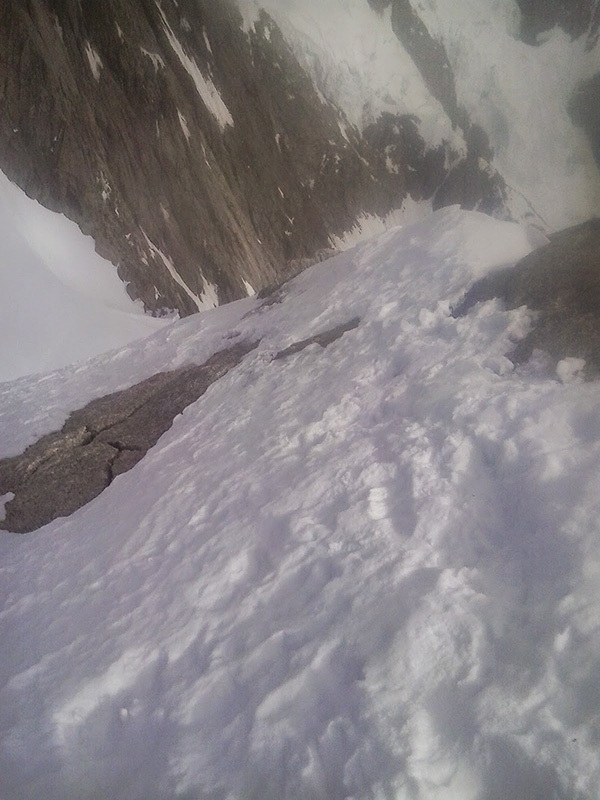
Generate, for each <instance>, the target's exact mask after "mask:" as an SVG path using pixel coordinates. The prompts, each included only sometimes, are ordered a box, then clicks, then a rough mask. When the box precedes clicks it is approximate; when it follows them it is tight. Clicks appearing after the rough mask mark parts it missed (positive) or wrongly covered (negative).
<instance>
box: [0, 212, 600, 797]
mask: <svg viewBox="0 0 600 800" xmlns="http://www.w3.org/2000/svg"><path fill="white" fill-rule="evenodd" d="M530 250H531V243H530V239H529V235H528V233H527V231H526V230H524V229H522V228H520V227H518V226H516V225H511V224H508V223H502V222H497V221H494V220H491V219H489V218H487V217H485V216H483V215H480V214H477V213H468V212H461V211H459V210H458V209H456V208H453V209H446V210H444V211H441V212H437V213H436V214H434V215H432V216H431V217H430V218H429V219H428V220H426V221H423V222H419V223H416V224H414V225H412V226H408V227H406V228H404V229H396V230H391V231H388V232H387V233H385V234H383V235H381V236H380V237H378V238H377V239H375V240H372V241H370V242H368V243H365V244H363V245H360V246H359V247H357V248H355V249H354V250H350V251H347V252H346V253H344V254H341V255H339V256H337V257H335V258H333V259H331V260H330V261H328V262H324V263H322V264H318V265H315V267H313V268H311V269H310V270H308V271H307V272H305V273H303V274H301V275H300V276H298V277H297V278H296V279H295V280H294V281H293V282H292V283H291V284H288V285H287V286H286V287H284V289H283V293H284V297H283V300H282V302H281V303H279V304H277V303H275V304H273V305H269V306H264V307H261V306H260V301H259V300H258V299H256V298H248V299H245V300H242V301H240V302H238V303H234V304H232V305H230V306H226V307H224V308H221V309H215V310H214V311H210V312H207V313H206V314H203V315H200V316H198V317H196V318H189V319H186V320H183V321H180V322H176V323H173V324H171V325H169V326H167V327H165V328H164V329H162V330H160V331H158V332H157V333H155V334H154V335H153V336H151V337H149V338H148V339H146V340H144V341H140V342H135V343H132V344H129V345H128V347H127V348H126V349H125V350H124V351H122V353H118V354H109V355H105V356H101V357H99V358H97V359H96V360H95V361H94V362H91V363H90V364H88V365H82V366H75V367H69V368H66V369H64V370H62V371H61V372H60V373H56V374H54V375H49V376H47V377H45V378H43V379H36V378H30V379H22V380H21V381H19V382H17V383H15V384H14V385H13V386H10V385H6V386H5V387H3V389H4V391H3V392H2V393H0V420H1V421H2V425H1V427H0V430H2V431H3V433H2V435H1V439H0V441H1V442H2V444H1V452H2V454H9V452H11V453H12V452H18V450H19V449H20V448H21V447H22V446H23V444H24V443H25V442H26V441H27V440H28V439H29V438H30V437H31V435H32V434H31V430H32V429H35V435H36V436H39V435H40V434H41V433H43V432H45V431H48V430H51V429H53V428H55V427H56V426H57V424H60V423H59V422H58V420H59V419H60V418H64V417H66V415H67V414H68V411H69V410H70V409H73V408H75V407H78V406H80V405H83V403H85V402H87V400H88V399H90V398H91V397H93V396H98V395H101V394H103V393H105V392H106V391H107V390H111V389H114V388H119V387H120V386H122V385H123V384H124V383H126V382H127V381H129V382H130V383H132V382H134V381H136V380H139V379H141V378H142V377H146V376H147V375H148V374H151V373H152V372H153V371H157V370H160V369H165V368H172V367H176V366H178V365H180V364H181V363H186V362H189V361H198V362H201V361H203V360H205V359H206V358H207V357H208V356H209V355H210V354H211V353H212V352H215V351H217V350H219V349H221V348H222V347H223V346H226V345H227V344H229V343H231V340H232V339H235V338H236V337H244V338H255V337H256V338H258V337H260V338H261V344H260V346H259V348H258V349H257V350H256V351H254V352H253V353H251V354H250V355H249V356H248V357H247V358H246V359H244V361H243V362H242V364H241V365H239V366H238V367H237V368H236V369H234V370H233V371H232V372H230V373H229V374H228V375H227V376H226V377H224V378H223V379H221V380H220V381H218V382H217V383H215V384H213V385H212V386H211V387H210V389H209V390H208V391H207V393H206V394H205V395H204V397H203V398H201V400H200V401H198V402H197V403H195V404H194V405H192V406H190V407H188V408H187V409H186V410H185V412H184V413H183V414H182V415H181V416H180V417H178V418H177V419H176V420H175V422H174V424H173V427H172V428H171V429H170V430H169V431H168V432H167V433H166V434H165V435H164V436H163V437H162V438H161V439H160V441H159V442H158V444H157V445H156V446H155V447H154V448H153V449H152V450H151V451H150V452H149V453H148V455H147V456H146V457H145V458H144V459H143V460H142V461H141V462H140V463H139V464H138V465H136V467H135V468H134V469H133V470H132V471H131V472H129V473H127V474H124V475H121V476H119V477H118V478H117V479H116V480H115V481H114V482H113V483H112V484H111V486H110V487H109V488H108V489H107V490H106V491H105V492H104V493H103V494H102V495H100V496H99V497H98V498H96V500H94V501H93V502H92V503H90V504H89V505H88V506H86V507H85V508H83V509H80V511H78V512H77V513H75V514H74V515H73V516H72V517H70V518H68V519H63V520H56V521H54V522H53V523H51V524H50V525H48V526H46V527H45V528H43V529H41V530H40V531H39V532H37V533H34V534H30V535H28V536H24V537H17V536H9V535H8V534H5V535H3V536H2V537H1V538H0V598H1V600H0V609H1V611H0V639H1V641H2V643H3V648H2V650H1V651H0V709H1V711H0V797H2V799H3V800H12V799H13V798H19V800H28V798H37V797H40V796H44V797H45V798H48V800H54V798H56V800H58V798H60V800H69V798H77V800H83V799H85V798H92V797H94V798H96V797H111V798H116V800H121V798H123V799H125V798H127V800H132V799H133V798H135V799H137V798H140V800H141V798H144V800H148V798H150V799H152V798H157V800H158V798H165V799H166V798H174V797H181V798H184V797H185V798H206V797H218V798H235V799H236V800H238V798H239V799H240V800H247V799H248V800H249V799H250V798H259V797H260V798H262V799H263V800H271V798H272V799H273V800H275V798H278V800H281V799H282V798H285V799H287V798H294V800H295V799H296V798H298V799H300V798H302V800H306V799H307V798H308V799H309V800H312V799H313V798H314V800H331V798H340V800H341V798H345V797H351V798H356V799H357V800H358V798H382V799H383V798H386V800H387V798H394V800H409V798H410V800H413V799H416V798H418V799H419V800H429V799H430V798H431V799H433V798H436V799H437V798H441V799H442V800H454V799H455V798H456V799H458V798H460V800H471V799H472V800H484V799H485V800H501V798H502V800H504V798H506V797H515V798H516V797H533V798H538V797H539V798H547V797H556V798H564V799H565V800H567V798H568V800H572V798H578V800H579V799H581V800H593V798H595V797H596V796H597V786H598V785H599V783H600V759H599V757H598V752H597V737H598V735H599V733H600V731H599V728H598V719H599V717H598V711H599V708H600V696H599V695H598V691H597V680H596V678H597V670H598V663H600V662H599V659H600V637H599V635H598V633H599V632H598V627H599V626H598V619H599V618H600V617H599V614H598V612H599V608H598V595H597V580H598V574H599V572H600V545H599V543H598V537H597V519H598V512H599V510H600V509H599V508H598V504H599V501H598V498H599V497H600V491H599V489H600V487H599V486H598V483H599V478H598V476H599V475H600V470H599V466H600V463H599V462H600V425H599V424H598V422H597V420H598V413H597V412H598V387H597V385H596V384H582V383H581V382H580V380H579V378H578V377H577V374H576V373H573V372H572V371H570V370H569V369H563V370H561V374H562V376H563V377H562V380H561V379H559V377H558V375H548V374H547V373H544V372H543V371H542V370H541V369H540V367H539V365H537V364H536V363H533V364H532V365H530V366H526V367H523V368H521V369H519V370H515V369H514V368H513V366H512V364H511V363H510V362H509V361H508V359H506V358H505V355H504V354H505V353H506V351H507V350H508V349H509V347H510V345H511V342H513V341H515V340H517V339H518V338H519V337H521V336H523V335H524V333H525V332H526V331H527V329H528V326H529V324H530V317H529V315H528V313H527V312H526V311H525V310H523V309H520V310H516V311H513V312H505V311H503V310H502V309H501V307H500V305H499V304H498V303H496V302H489V303H485V304H482V305H480V306H478V307H476V308H475V309H473V311H472V312H471V313H470V314H469V315H468V316H467V317H465V318H463V319H458V320H455V319H453V318H452V316H451V314H450V307H451V305H452V304H453V303H455V302H457V300H459V299H460V297H461V296H462V294H463V293H464V291H465V290H466V288H467V287H468V285H469V283H470V282H471V280H472V279H473V278H474V277H475V276H478V275H480V274H483V273H484V272H485V271H486V270H488V269H490V268H493V267H497V266H500V265H502V264H504V263H506V262H507V261H510V260H514V259H517V258H518V257H520V256H522V255H525V254H526V253H528V252H529V251H530ZM357 315H358V316H359V317H360V318H361V324H360V325H359V327H358V328H357V329H356V330H354V331H350V332H348V333H346V334H345V335H344V336H343V337H342V338H341V339H339V340H338V341H336V342H334V343H333V344H331V345H330V346H329V347H328V348H327V349H325V350H323V349H322V348H320V347H319V346H318V345H312V346H310V347H309V348H307V349H305V350H304V351H302V352H300V353H297V354H295V355H292V356H290V357H289V358H287V359H282V360H277V361H272V356H273V355H274V353H276V352H277V351H279V350H281V349H282V348H283V347H285V346H287V345H289V344H291V343H292V342H294V341H298V340H301V339H304V338H307V337H308V336H310V335H312V334H314V333H317V332H321V331H324V330H327V329H328V328H331V327H332V326H334V325H336V324H339V323H341V322H344V321H346V320H348V319H350V318H352V317H354V316H357ZM18 413H21V415H22V417H21V418H22V419H23V420H24V422H25V423H26V424H25V425H24V427H25V428H26V429H27V430H26V431H23V430H22V429H18V430H17V431H16V432H15V431H13V428H14V427H16V426H15V425H14V420H15V418H16V415H17V414H18Z"/></svg>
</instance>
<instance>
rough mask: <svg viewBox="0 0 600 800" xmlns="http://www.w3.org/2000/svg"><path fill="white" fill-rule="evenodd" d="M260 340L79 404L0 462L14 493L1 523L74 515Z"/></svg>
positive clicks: (20, 527) (27, 523) (26, 527)
mask: <svg viewBox="0 0 600 800" xmlns="http://www.w3.org/2000/svg"><path fill="white" fill-rule="evenodd" d="M256 346H257V342H243V343H240V344H236V345H233V346H232V347H230V348H228V349H226V350H222V351H220V352H219V353H216V354H215V355H214V356H212V357H211V358H209V359H208V361H206V363H204V364H202V365H200V366H189V367H183V368H181V369H179V370H175V371H173V372H161V373H158V374H157V375H153V376H152V377H151V378H148V379H147V380H145V381H142V382H141V383H138V384H136V385H135V386H132V387H131V388H130V389H125V390H123V391H121V392H117V393H115V394H111V395H107V396H106V397H102V398H100V399H98V400H94V401H92V402H91V403H89V404H88V405H87V406H85V408H82V409H80V410H79V411H75V412H74V413H73V414H71V416H70V417H69V419H68V420H67V421H66V423H65V424H64V426H63V428H62V430H61V431H59V432H58V433H51V434H49V435H48V436H44V437H43V438H42V439H40V440H39V441H38V442H36V443H35V444H33V445H31V447H28V448H27V450H26V451H25V452H24V453H23V455H20V456H15V457H13V458H7V459H4V460H2V461H0V495H6V494H9V493H12V494H13V495H14V498H13V499H12V500H10V501H9V502H8V503H7V504H6V518H5V520H4V521H3V522H0V528H3V529H5V530H8V531H12V532H14V533H26V532H28V531H32V530H35V529H37V528H40V527H41V526H42V525H46V524H47V523H48V522H51V521H52V520H53V519H56V517H64V516H69V514H72V513H73V512H74V511H76V510H77V509H78V508H81V507H82V506H84V505H85V504H86V503H89V502H90V501H91V500H93V499H94V498H95V497H97V496H98V495H99V494H100V493H101V492H102V491H104V489H106V487H107V486H109V485H110V484H111V483H112V481H113V479H114V478H115V477H116V476H117V475H120V474H121V473H123V472H127V471H128V470H130V469H131V468H132V467H133V466H134V465H135V464H137V462H138V461H140V460H141V459H142V458H143V457H144V455H145V454H146V452H147V451H148V450H149V449H150V448H151V447H152V446H153V445H154V444H156V442H157V441H158V439H159V438H160V436H162V434H163V433H164V432H165V431H167V430H168V429H169V428H170V427H171V425H172V423H173V420H174V418H175V417H176V416H177V415H178V414H181V413H182V412H183V410H184V409H185V408H186V407H187V406H188V405H190V403H193V402H194V401H195V400H197V399H198V398H199V397H201V396H202V395H203V394H204V393H205V392H206V390H207V389H208V387H209V386H210V385H211V384H212V383H214V382H215V381H216V380H218V379H219V378H221V377H223V375H225V374H226V373H227V372H229V370H230V369H232V368H233V367H235V366H236V365H237V364H239V362H240V361H241V360H242V358H243V357H244V356H245V355H246V354H247V353H249V352H250V351H251V350H252V349H254V348H255V347H256Z"/></svg>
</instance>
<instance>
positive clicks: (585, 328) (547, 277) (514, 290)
mask: <svg viewBox="0 0 600 800" xmlns="http://www.w3.org/2000/svg"><path fill="white" fill-rule="evenodd" d="M493 298H499V299H501V300H502V301H503V302H504V303H505V304H506V307H507V308H511V309H512V308H519V307H520V306H527V307H528V308H530V309H531V310H532V311H535V312H537V318H536V320H535V323H534V327H533V329H532V330H531V331H530V332H529V334H528V335H527V336H526V337H525V338H524V339H522V340H521V341H520V342H519V343H518V344H517V346H516V347H515V349H514V350H513V351H512V352H511V353H509V354H508V355H509V358H511V360H512V361H513V362H514V363H515V364H520V363H523V362H526V361H527V360H528V359H529V358H530V356H531V355H532V353H533V351H534V350H542V351H544V352H546V353H548V354H549V355H550V357H551V360H552V362H553V364H554V366H556V364H557V363H558V362H559V361H560V360H562V359H563V358H567V357H575V358H583V359H585V362H586V366H585V369H584V372H583V374H584V377H585V378H587V379H588V380H591V379H596V378H598V377H600V219H592V220H589V221H588V222H585V223H583V224H582V225H577V226H575V227H573V228H568V229H567V230H564V231H560V232H559V233H555V234H553V235H552V236H551V237H550V243H549V244H548V245H546V246H545V247H542V248H540V249H539V250H536V251H534V252H533V253H531V254H530V255H528V256H527V257H526V258H524V259H522V260H521V261H520V262H519V263H518V264H516V265H515V266H514V267H510V268H508V269H502V270H498V271H497V272H493V273H491V274H490V275H486V276H485V277H484V278H482V279H480V280H478V281H476V282H475V283H474V284H473V286H472V287H471V288H470V289H469V291H468V292H467V294H466V296H465V298H464V299H463V301H462V302H461V303H460V305H459V306H457V308H456V309H454V312H453V314H454V316H455V317H461V316H464V315H465V314H467V313H468V312H469V310H470V309H471V308H473V306H474V305H475V304H476V303H479V302H481V301H484V300H491V299H493Z"/></svg>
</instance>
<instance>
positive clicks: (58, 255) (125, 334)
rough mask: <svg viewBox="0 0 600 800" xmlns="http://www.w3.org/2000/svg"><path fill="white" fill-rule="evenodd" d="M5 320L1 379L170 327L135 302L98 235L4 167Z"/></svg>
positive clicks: (1, 262) (0, 302)
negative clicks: (29, 191) (97, 245)
mask: <svg viewBox="0 0 600 800" xmlns="http://www.w3.org/2000/svg"><path fill="white" fill-rule="evenodd" d="M0 320H1V322H0V330H1V331H2V336H0V381H8V380H13V379H15V378H17V377H20V376H22V375H27V374H30V373H34V372H47V371H48V370H51V369H56V368H58V367H62V366H66V365H67V364H71V363H72V362H73V361H76V360H80V359H87V358H90V356H93V355H96V354H98V353H102V352H105V351H107V350H110V349H112V348H116V347H122V346H123V345H124V344H126V343H127V342H130V341H132V340H133V339H136V338H139V337H142V336H147V335H148V334H149V333H151V332H152V331H154V330H157V329H158V328H160V327H161V326H162V325H164V320H163V321H161V320H157V319H153V318H152V317H149V316H147V315H145V314H144V312H143V308H142V307H141V306H140V305H138V304H137V303H133V302H132V300H131V299H130V298H129V296H128V295H127V292H126V291H125V287H124V285H123V283H122V282H121V280H120V279H119V278H118V276H117V272H116V270H115V268H114V266H113V265H112V264H110V263H108V262H107V261H105V260H104V259H103V258H101V257H100V256H99V255H98V254H97V253H96V251H95V249H94V242H93V240H92V238H91V237H89V236H84V235H83V234H82V233H81V231H80V230H79V228H78V227H77V225H75V223H74V222H71V221H70V220H68V219H67V218H66V217H64V216H62V215H61V214H56V213H54V212H52V211H49V210H48V209H46V208H44V207H43V206H41V205H40V204H39V203H37V202H36V201H35V200H31V199H30V198H29V197H27V195H26V194H25V193H24V192H23V191H22V190H21V189H19V187H18V186H16V185H15V184H13V183H11V182H10V181H9V180H8V178H7V177H6V176H5V175H4V174H3V173H2V172H0Z"/></svg>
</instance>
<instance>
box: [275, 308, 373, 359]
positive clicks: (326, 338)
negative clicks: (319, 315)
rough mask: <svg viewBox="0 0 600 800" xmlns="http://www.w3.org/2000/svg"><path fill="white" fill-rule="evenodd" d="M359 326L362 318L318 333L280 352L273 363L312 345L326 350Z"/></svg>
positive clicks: (355, 318) (356, 318)
mask: <svg viewBox="0 0 600 800" xmlns="http://www.w3.org/2000/svg"><path fill="white" fill-rule="evenodd" d="M359 324H360V318H359V317H354V318H353V319H351V320H349V321H348V322H343V323H342V324H341V325H336V326H335V328H330V329H329V330H327V331H324V332H323V333H317V334H315V335H314V336H311V337H310V338H308V339H302V341H300V342H294V344H291V345H290V346H289V347H286V348H285V349H284V350H280V351H279V352H278V353H276V354H275V355H274V356H273V361H276V360H278V359H280V358H286V357H287V356H291V355H293V354H294V353H299V352H300V351H301V350H304V349H305V348H306V347H309V345H311V344H318V345H320V346H321V347H323V348H325V347H327V346H328V345H330V344H331V343H332V342H335V341H336V340H337V339H340V338H341V337H342V336H343V335H344V334H345V333H347V332H348V331H351V330H354V329H355V328H358V326H359Z"/></svg>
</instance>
